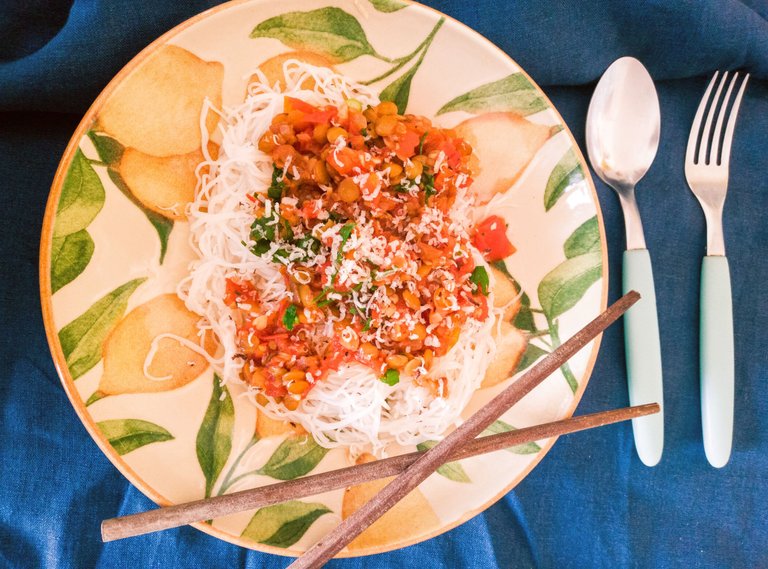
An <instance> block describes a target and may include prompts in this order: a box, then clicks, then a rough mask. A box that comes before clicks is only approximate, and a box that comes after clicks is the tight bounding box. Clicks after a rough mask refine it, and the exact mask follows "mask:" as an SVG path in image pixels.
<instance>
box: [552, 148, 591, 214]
mask: <svg viewBox="0 0 768 569" xmlns="http://www.w3.org/2000/svg"><path fill="white" fill-rule="evenodd" d="M583 179H584V173H583V172H582V171H581V165H580V164H579V159H578V158H577V157H576V153H575V152H574V151H573V148H569V149H568V151H567V152H566V153H565V154H564V155H563V157H562V158H561V159H560V162H558V163H557V165H556V166H555V168H554V169H553V170H552V173H551V174H550V175H549V180H547V187H546V189H545V190H544V209H546V210H547V211H549V210H550V209H552V207H554V205H555V204H556V203H557V200H559V199H560V198H561V197H562V195H563V194H564V193H565V190H567V189H568V188H569V187H570V186H572V185H573V184H576V183H578V182H581V181H582V180H583Z"/></svg>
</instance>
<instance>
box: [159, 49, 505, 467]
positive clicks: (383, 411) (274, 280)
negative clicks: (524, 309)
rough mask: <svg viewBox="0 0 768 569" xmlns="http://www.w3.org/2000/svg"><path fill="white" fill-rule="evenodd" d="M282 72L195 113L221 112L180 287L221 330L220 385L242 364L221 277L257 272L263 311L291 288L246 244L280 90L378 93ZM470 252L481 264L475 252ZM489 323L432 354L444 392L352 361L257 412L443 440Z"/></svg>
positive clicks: (338, 436)
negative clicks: (287, 401)
mask: <svg viewBox="0 0 768 569" xmlns="http://www.w3.org/2000/svg"><path fill="white" fill-rule="evenodd" d="M284 73H285V76H286V83H287V85H286V86H285V88H284V90H282V91H281V90H280V85H279V84H276V85H274V86H269V85H267V80H266V77H264V76H263V74H261V73H260V72H257V74H258V76H259V79H260V81H258V82H254V83H252V84H251V85H250V86H249V89H248V96H247V98H246V100H245V101H244V102H243V103H242V104H241V105H238V106H235V107H231V108H226V107H225V108H224V109H223V110H222V111H221V112H219V111H216V110H215V109H213V108H212V107H211V106H210V105H207V106H206V109H205V110H204V113H203V116H202V117H201V125H204V124H205V115H206V113H207V112H217V113H218V114H219V115H220V116H221V121H220V124H219V128H220V133H219V134H220V136H221V145H220V149H219V155H218V158H217V159H213V157H212V156H211V155H210V154H209V153H208V149H207V136H206V135H205V129H203V133H204V135H203V136H204V144H203V149H204V150H203V152H204V154H205V158H206V159H205V161H204V162H203V163H202V164H201V165H200V167H199V168H198V177H199V185H198V188H197V192H196V199H195V201H194V203H192V204H191V205H190V208H189V210H188V212H187V214H188V217H189V222H190V232H191V245H192V247H193V248H194V250H195V251H196V253H197V255H198V257H199V258H198V259H196V260H195V261H194V262H193V263H192V264H191V266H190V275H189V276H188V277H187V278H186V279H184V280H183V281H182V282H181V283H180V285H179V287H178V294H179V296H180V297H181V298H182V299H183V300H184V301H185V303H186V306H187V308H189V309H190V310H192V311H193V312H195V313H197V314H200V315H201V316H202V317H203V319H202V320H201V323H200V327H201V329H210V330H212V331H213V332H214V333H215V334H216V336H217V337H218V339H219V342H220V343H221V345H222V348H223V355H222V357H221V359H220V360H217V365H216V368H217V371H218V372H219V373H220V374H221V377H222V379H223V381H224V382H225V383H230V382H235V383H239V382H240V371H241V368H242V365H243V360H242V358H239V357H236V355H237V353H238V348H237V340H236V324H235V322H234V320H233V318H232V314H231V312H230V309H229V308H228V307H227V305H226V304H225V303H224V297H225V291H226V281H227V279H229V278H235V279H237V278H243V279H246V280H254V279H255V280H256V281H257V282H258V284H259V292H260V296H261V299H262V301H263V302H264V304H265V306H266V307H267V308H269V307H270V306H272V307H276V305H277V303H279V301H280V300H282V299H284V298H285V297H286V296H287V295H288V294H289V292H288V291H287V290H286V287H285V283H284V281H283V277H282V276H281V274H280V272H279V270H278V268H277V265H275V264H273V263H271V262H270V261H268V260H266V259H262V258H261V257H258V256H256V255H254V254H253V253H252V252H251V250H250V247H252V246H253V245H254V243H253V241H252V240H251V238H250V231H251V223H252V222H253V214H252V213H251V205H252V204H251V202H250V201H249V198H248V197H247V195H248V194H253V193H254V192H257V193H262V194H264V193H266V191H267V188H268V187H269V185H270V183H271V178H272V170H273V166H272V160H271V158H270V156H269V155H267V154H265V153H263V152H261V151H260V150H259V149H258V141H259V138H260V137H261V136H262V135H263V133H264V132H265V131H266V130H267V129H268V127H269V125H270V123H271V121H272V118H273V117H274V116H275V115H277V114H279V113H281V112H283V97H284V96H285V95H289V96H291V97H296V98H299V99H302V100H304V101H306V102H308V103H310V104H313V105H327V104H331V105H336V106H339V105H341V104H342V103H343V102H344V101H345V100H346V99H349V98H355V99H357V100H358V101H360V102H362V103H363V105H368V104H371V105H375V104H377V103H378V98H377V96H376V95H375V93H374V92H372V91H371V90H369V89H368V88H366V87H364V86H362V85H358V84H355V83H353V82H352V81H350V80H349V79H348V78H345V77H343V76H341V75H338V74H336V73H334V72H332V71H331V70H329V69H326V68H318V67H313V66H310V65H306V64H304V63H301V62H299V61H297V60H289V61H286V62H285V64H284ZM309 78H311V79H312V80H314V88H313V89H311V90H309V89H302V88H300V86H301V85H305V84H310V83H309V82H308V81H307V80H308V79H309ZM457 206H458V207H460V208H461V209H462V210H465V209H467V208H468V203H467V201H466V199H459V200H457ZM457 219H462V220H466V219H467V217H466V215H463V216H459V217H457ZM475 257H476V258H477V259H478V260H479V262H483V261H482V259H480V256H479V254H475ZM491 302H492V297H491V298H489V303H491ZM495 320H496V319H495V318H494V317H489V318H488V319H487V320H486V321H485V322H484V323H479V322H476V321H474V320H471V319H470V320H469V321H468V322H467V324H466V325H465V327H464V329H463V330H462V333H461V336H460V339H459V341H458V343H457V344H456V346H455V347H454V348H453V349H452V350H451V351H450V352H449V354H448V355H447V356H444V357H442V358H436V359H435V363H434V365H433V370H432V371H431V372H430V373H431V375H434V376H435V377H437V376H440V377H445V378H446V381H447V394H445V396H443V397H434V396H433V395H431V393H430V392H429V391H428V390H427V389H425V388H424V387H420V386H418V385H416V384H414V383H413V382H411V381H410V380H409V379H408V378H405V377H404V378H402V379H401V381H400V383H398V384H397V385H395V386H389V385H386V384H385V383H383V382H382V381H380V380H379V379H378V377H377V376H376V374H375V373H374V372H373V371H372V370H371V369H370V368H367V367H365V366H362V365H359V364H355V365H349V366H346V367H344V368H343V369H341V370H340V371H338V372H333V373H331V374H330V375H329V376H328V377H327V378H326V379H325V380H322V381H320V382H318V383H317V384H316V385H315V386H314V388H313V389H312V390H311V391H310V392H309V394H308V396H307V397H306V399H305V400H304V401H302V403H301V404H300V405H299V407H298V408H297V409H296V410H295V411H288V410H287V409H286V408H285V407H284V406H282V405H280V404H276V403H274V402H272V401H270V402H269V404H268V405H267V406H266V407H264V408H262V409H263V411H265V412H266V413H267V414H268V415H270V416H271V417H273V418H280V419H286V420H290V421H293V422H297V423H300V424H301V425H302V426H303V427H304V428H305V429H307V431H309V432H310V433H311V434H312V435H313V437H314V438H315V439H316V440H317V442H318V443H319V444H321V445H323V446H325V447H351V448H352V449H357V450H362V449H364V448H367V449H370V450H373V451H374V452H379V451H381V450H382V449H383V448H384V447H385V446H386V445H387V444H388V443H390V442H396V443H398V444H400V445H413V444H417V443H419V442H423V441H425V440H429V439H439V438H441V437H442V436H443V435H444V434H445V431H446V430H447V429H450V428H451V427H452V426H454V425H456V424H458V422H459V421H460V413H461V410H462V409H463V408H464V406H465V405H466V404H467V402H468V401H469V399H470V397H471V395H472V393H473V392H474V391H475V389H476V388H477V387H478V386H479V384H480V382H481V381H482V378H483V375H484V373H485V369H486V368H487V366H488V364H489V362H490V361H491V359H492V358H493V354H494V350H495V342H494V340H493V337H492V335H491V330H492V327H493V323H494V321H495ZM158 379H160V378H158ZM253 395H254V394H253V393H251V397H253Z"/></svg>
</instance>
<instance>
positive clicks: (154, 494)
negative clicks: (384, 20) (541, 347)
mask: <svg viewBox="0 0 768 569" xmlns="http://www.w3.org/2000/svg"><path fill="white" fill-rule="evenodd" d="M400 1H402V2H403V3H404V4H406V5H407V7H411V6H414V7H417V8H419V9H423V10H426V11H428V12H431V13H432V14H434V15H436V16H437V17H442V18H445V19H446V20H448V21H451V22H452V23H453V24H454V25H456V26H457V27H458V28H459V30H460V31H461V32H463V33H466V34H468V35H469V36H470V37H471V38H472V39H474V40H475V41H479V42H481V43H484V44H485V45H486V46H487V47H489V48H490V49H491V50H492V51H495V52H496V53H497V54H498V55H500V56H501V57H502V58H506V59H507V60H509V61H510V62H512V63H513V64H514V65H515V66H516V67H517V68H518V69H519V71H520V73H522V74H523V76H525V78H526V79H527V80H528V81H530V82H531V84H532V85H533V86H534V87H535V88H536V89H537V91H538V92H539V93H540V94H541V96H542V97H543V98H544V100H545V101H546V103H547V105H548V108H549V110H551V111H552V112H553V113H554V114H555V117H556V118H557V119H558V121H559V122H560V124H562V125H563V127H564V128H563V130H564V131H565V133H566V135H567V136H568V139H569V141H570V146H571V148H572V149H573V150H574V152H575V154H576V157H577V159H578V161H579V164H580V165H581V167H582V170H583V171H584V179H585V181H586V183H587V187H588V189H589V191H590V193H591V196H592V198H593V202H594V203H595V205H596V217H597V223H598V230H599V234H600V256H601V262H602V267H601V283H602V290H601V295H600V307H599V308H600V311H601V312H602V311H604V310H605V309H606V308H607V306H608V290H609V282H608V279H609V271H608V245H607V239H606V233H605V225H604V220H603V213H602V209H601V207H600V201H599V198H598V194H597V189H596V188H595V184H594V180H593V178H592V174H591V173H590V171H589V167H588V162H587V161H586V159H585V157H584V154H583V153H582V151H581V148H580V147H579V145H578V143H577V142H576V139H575V138H574V136H573V133H572V132H571V129H570V128H569V127H568V125H567V123H566V122H565V120H563V117H562V115H561V114H560V112H559V111H558V110H557V108H556V107H555V105H554V104H553V103H552V101H551V100H550V98H549V97H548V96H547V94H546V93H545V92H544V91H543V89H542V88H541V87H540V86H539V84H538V83H536V82H535V81H534V80H533V79H532V78H531V76H530V75H528V73H527V71H526V70H525V69H523V67H522V66H520V65H519V64H518V63H517V61H515V60H514V59H513V58H512V57H511V56H510V55H509V54H507V53H506V52H505V51H504V50H503V49H501V48H500V47H499V46H497V45H496V44H495V43H493V42H492V41H491V40H489V39H488V38H486V37H485V36H484V35H482V34H481V33H480V32H478V31H476V30H474V29H472V28H471V27H469V26H468V25H466V24H464V23H462V22H460V21H459V20H457V19H455V18H453V17H451V16H449V15H447V14H444V13H443V12H440V11H439V10H436V9H434V8H432V7H430V6H426V5H424V4H421V3H420V2H416V1H414V0H400ZM262 2H263V3H266V2H268V0H230V1H228V2H224V3H222V4H219V5H217V6H213V7H211V8H208V9H207V10H204V11H203V12H200V13H199V14H196V15H194V16H192V17H191V18H189V19H187V20H184V21H183V22H180V23H179V24H177V25H176V26H174V27H173V28H171V29H170V30H168V31H166V32H165V33H163V34H162V35H160V36H159V37H158V38H156V39H155V40H153V41H152V42H151V43H150V44H148V45H147V46H146V47H145V48H143V49H142V50H141V51H139V52H138V53H137V54H136V55H135V56H133V57H132V58H131V60H130V61H128V63H126V64H125V66H123V67H122V68H121V69H120V71H118V72H117V73H116V74H115V76H114V77H113V78H112V79H111V80H110V81H109V82H108V83H107V85H106V86H105V87H104V88H103V89H102V91H101V92H100V93H99V95H98V96H97V97H96V99H94V101H93V102H92V103H91V105H90V106H89V107H88V110H87V111H86V112H85V114H84V115H83V118H82V119H81V120H80V122H79V123H78V125H77V128H76V129H75V131H74V133H73V134H72V136H71V137H70V139H69V142H68V143H67V146H66V148H65V150H64V152H63V154H62V157H61V159H60V161H59V165H58V167H57V169H56V173H55V175H54V178H53V181H52V183H51V189H50V192H49V194H48V199H47V202H46V206H45V212H44V216H43V225H42V229H41V233H40V258H39V264H38V270H39V281H40V283H39V292H40V305H41V311H42V316H43V325H44V328H45V335H46V339H47V342H48V347H49V349H50V351H51V356H52V359H53V363H54V367H55V368H56V372H57V374H58V376H59V380H60V381H61V383H62V386H63V387H64V391H65V392H66V394H67V398H68V399H69V402H70V403H71V405H72V407H73V408H74V409H75V412H76V413H77V415H78V418H79V419H80V422H81V423H82V424H83V426H84V427H85V428H86V431H87V432H88V434H89V435H90V436H91V438H92V439H93V440H94V442H95V443H96V445H97V446H98V447H99V449H100V450H101V452H102V453H104V455H105V456H106V457H107V459H109V461H110V462H111V463H112V465H113V466H114V467H115V468H117V470H118V471H119V472H120V473H121V474H122V475H123V476H125V478H126V479H127V480H128V481H129V482H130V483H131V485H132V486H133V487H134V488H136V489H137V490H139V491H140V492H141V493H142V494H144V495H145V496H146V497H147V498H149V499H150V500H152V501H153V502H154V503H155V504H157V505H158V506H160V507H163V506H168V505H172V504H174V502H172V501H170V500H168V499H167V498H165V497H164V496H163V495H161V494H160V493H159V492H158V491H157V490H155V489H154V488H153V487H152V486H151V485H150V484H149V483H147V482H146V481H145V480H144V479H143V478H142V477H141V476H139V474H138V473H137V472H136V471H135V470H134V469H133V468H131V466H130V465H129V464H128V463H127V462H126V461H125V460H124V459H123V458H122V456H120V455H119V454H118V453H117V451H115V449H114V448H113V447H112V445H110V444H109V442H108V440H107V438H106V437H105V436H104V434H103V433H102V432H101V431H100V429H99V428H98V426H97V425H96V421H95V420H94V419H93V418H92V416H91V415H90V414H89V413H88V411H87V410H86V407H85V403H84V402H83V400H82V398H81V397H80V395H79V394H78V392H77V388H76V386H75V382H74V380H73V379H72V377H71V375H70V373H69V369H68V368H67V366H66V358H65V357H64V353H63V350H62V348H61V343H60V342H59V339H58V333H57V332H56V330H55V323H54V319H53V303H52V297H53V293H52V290H51V274H50V268H51V265H50V263H51V245H52V237H53V221H54V218H55V214H56V211H55V210H56V207H57V205H58V201H59V197H60V195H61V190H62V186H63V183H64V179H65V177H66V175H67V171H68V170H69V166H70V165H71V163H72V159H73V157H74V154H75V152H76V150H77V149H78V148H79V146H80V141H81V140H82V138H83V136H84V135H85V134H86V132H87V130H88V128H89V127H90V125H91V124H92V123H93V120H94V118H95V115H96V114H97V112H98V111H99V110H100V109H101V107H102V106H103V104H104V102H105V101H106V100H107V99H108V98H109V96H110V95H111V94H112V92H113V91H114V90H115V89H116V88H117V86H118V85H120V84H121V83H122V82H123V80H124V79H125V78H126V77H127V76H128V75H130V74H131V73H132V72H133V70H134V69H135V68H136V67H138V66H139V65H140V64H141V63H143V62H144V60H145V59H147V57H149V56H150V55H151V54H152V53H153V52H154V51H155V50H156V49H158V48H159V47H161V46H163V45H165V44H167V43H168V41H169V40H171V39H172V38H173V37H175V36H177V35H178V34H180V33H181V32H182V31H184V30H186V29H187V28H189V27H191V26H193V25H195V24H197V23H198V22H200V21H202V20H205V19H207V18H209V17H211V16H212V15H214V14H216V13H218V12H220V11H224V10H228V9H230V8H233V7H235V6H239V5H243V4H249V3H252V4H259V3H262ZM602 337H603V335H602V333H601V334H600V335H598V336H597V337H596V338H595V340H594V341H593V342H594V343H593V346H592V350H591V353H590V355H589V359H588V361H587V365H586V369H585V371H584V374H583V375H582V377H581V378H580V381H579V388H578V390H577V391H576V392H575V393H574V394H573V401H572V403H571V405H570V406H569V407H568V409H567V410H566V412H565V414H564V415H563V418H567V417H571V416H573V413H574V412H575V410H576V407H578V405H579V403H580V402H581V398H582V396H583V395H584V392H585V390H586V388H587V384H588V383H589V380H590V379H591V377H592V372H593V371H594V367H595V362H596V360H597V355H598V353H599V351H600V345H601V343H602ZM558 438H559V437H554V438H552V439H550V440H549V441H548V442H547V443H546V444H545V445H543V446H542V448H541V451H540V452H538V453H537V454H536V457H535V458H534V459H533V460H532V461H531V462H530V463H529V464H528V466H527V467H526V468H525V469H524V470H523V471H521V472H520V473H519V474H518V475H517V476H516V477H515V478H514V479H513V480H512V481H511V482H510V483H509V484H508V485H506V486H505V487H504V489H503V490H502V491H500V492H499V493H498V494H496V495H494V496H493V497H492V498H490V499H488V500H486V501H485V502H483V504H481V505H480V506H479V507H477V508H473V509H471V510H468V511H465V512H464V513H463V514H462V515H461V516H459V518H458V519H456V520H454V521H452V522H449V523H447V524H444V525H441V526H440V527H439V528H437V529H435V530H431V531H429V532H426V533H423V534H419V535H418V536H416V537H414V538H411V539H407V540H402V541H399V542H397V543H392V544H385V545H379V546H375V547H370V548H366V549H363V550H351V551H350V550H348V549H347V550H344V551H342V552H340V553H338V554H337V555H336V557H337V558H352V557H366V556H368V555H375V554H379V553H386V552H389V551H396V550H398V549H402V548H404V547H408V546H411V545H415V544H417V543H421V542H424V541H427V540H429V539H432V538H433V537H437V536H439V535H441V534H444V533H446V532H448V531H450V530H452V529H454V528H456V527H458V526H460V525H462V524H463V523H465V522H467V521H469V520H470V519H472V518H474V517H475V516H476V515H478V514H480V513H482V512H484V511H485V510H487V509H488V508H490V507H491V506H492V505H494V504H495V503H496V502H498V501H499V500H501V498H503V497H504V496H505V495H506V494H508V493H509V492H510V491H511V490H512V489H513V488H515V487H516V486H517V485H518V484H519V483H520V482H521V481H522V480H523V479H524V478H525V477H526V476H528V474H530V472H531V471H532V470H533V469H534V468H535V467H536V466H538V464H539V462H541V460H542V459H543V458H544V457H545V456H546V455H547V454H548V453H549V451H550V450H551V449H552V447H553V446H554V444H555V442H557V440H558ZM190 525H191V526H192V527H194V528H196V529H198V530H200V531H202V532H205V533H207V534H208V535H211V536H213V537H216V538H218V539H221V540H223V541H226V542H228V543H232V544H234V545H238V546H240V547H244V548H247V549H251V550H255V551H261V552H264V553H271V554H274V555H280V556H283V557H296V556H297V555H300V554H301V553H302V552H300V551H297V550H293V549H291V548H279V547H275V546H271V545H265V544H261V543H257V542H254V541H251V540H247V539H244V538H242V537H240V536H234V535H231V534H229V533H226V532H224V531H223V530H221V529H217V528H215V527H213V526H212V525H208V524H206V523H203V522H197V523H194V524H190Z"/></svg>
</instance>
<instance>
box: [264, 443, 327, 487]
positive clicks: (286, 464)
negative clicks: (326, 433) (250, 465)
mask: <svg viewBox="0 0 768 569" xmlns="http://www.w3.org/2000/svg"><path fill="white" fill-rule="evenodd" d="M327 453H328V449H327V448H323V447H321V446H320V445H319V444H317V443H316V442H315V439H313V438H312V437H311V436H310V435H301V436H296V437H289V438H287V439H285V440H284V441H283V442H282V443H280V446H279V447H277V449H276V450H275V452H273V453H272V456H270V457H269V460H268V461H267V463H266V464H265V465H264V466H262V467H261V468H260V469H259V473H260V474H264V475H265V476H271V477H272V478H276V479H278V480H293V479H294V478H298V477H299V476H304V475H305V474H307V473H308V472H310V471H312V470H313V469H314V468H315V467H316V466H317V465H318V464H319V463H320V461H321V460H322V459H323V457H324V456H325V455H326V454H327Z"/></svg>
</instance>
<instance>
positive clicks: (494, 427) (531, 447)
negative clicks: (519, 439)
mask: <svg viewBox="0 0 768 569" xmlns="http://www.w3.org/2000/svg"><path fill="white" fill-rule="evenodd" d="M515 430H517V429H516V428H515V427H513V426H512V425H510V424H509V423H505V422H504V421H502V420H498V421H494V422H493V423H492V424H491V425H490V426H489V427H488V428H487V429H485V430H484V431H483V432H482V433H481V434H480V436H481V437H482V436H485V435H498V434H499V433H508V432H509V431H515ZM506 450H508V451H509V452H511V453H514V454H536V453H537V452H539V451H540V450H541V447H540V446H539V445H537V444H536V443H535V442H530V443H523V444H520V445H514V446H511V447H509V448H508V449H506Z"/></svg>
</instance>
